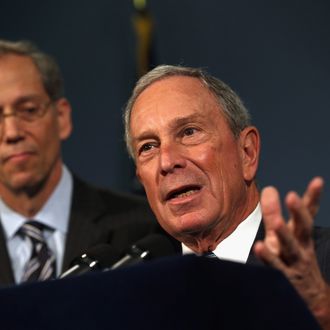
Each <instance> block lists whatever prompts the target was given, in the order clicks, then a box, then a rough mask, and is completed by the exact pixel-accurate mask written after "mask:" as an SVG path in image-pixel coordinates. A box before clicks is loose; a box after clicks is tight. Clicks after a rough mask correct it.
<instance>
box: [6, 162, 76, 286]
mask: <svg viewBox="0 0 330 330" xmlns="http://www.w3.org/2000/svg"><path fill="white" fill-rule="evenodd" d="M62 169H63V170H62V176H61V179H60V181H59V183H58V185H57V187H56V188H55V190H54V191H53V193H52V194H51V196H50V198H49V199H48V201H47V202H46V204H45V205H44V206H43V207H42V209H41V210H40V211H39V212H38V213H37V214H36V215H35V216H34V217H33V219H27V218H26V217H24V216H22V215H21V214H19V213H17V212H15V211H13V210H12V209H10V208H9V207H8V206H7V205H6V204H5V203H4V202H3V200H1V199H0V220H1V223H2V226H3V229H4V233H5V239H6V242H7V248H8V253H9V257H10V259H11V264H12V268H13V272H14V277H15V282H16V283H19V282H20V281H21V277H22V275H23V270H24V266H25V264H26V262H27V261H28V260H29V259H30V256H31V253H32V244H31V242H30V240H29V239H24V238H22V237H21V236H20V235H18V234H17V231H18V230H19V229H20V227H21V226H22V225H23V223H24V222H25V221H27V220H35V221H38V222H40V223H42V224H45V225H47V226H48V227H50V228H51V230H44V235H45V239H46V242H47V244H48V247H49V248H50V250H52V252H53V253H54V254H55V257H56V271H57V275H59V274H60V271H61V267H62V263H63V257H64V245H65V239H66V236H67V231H68V225H69V216H70V209H71V198H72V188H73V180H72V175H71V173H70V172H69V170H68V169H67V168H66V166H63V168H62Z"/></svg>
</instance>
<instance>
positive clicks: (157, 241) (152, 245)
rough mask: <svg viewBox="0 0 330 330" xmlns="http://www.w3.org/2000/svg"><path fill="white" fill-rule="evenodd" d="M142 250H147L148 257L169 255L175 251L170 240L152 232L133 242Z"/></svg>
mask: <svg viewBox="0 0 330 330" xmlns="http://www.w3.org/2000/svg"><path fill="white" fill-rule="evenodd" d="M135 245H136V246H137V247H138V248H139V249H140V250H142V251H148V252H149V256H148V259H153V258H158V257H165V256H170V255H173V254H175V253H176V249H175V247H174V245H173V243H172V241H171V240H170V239H169V238H168V237H166V236H165V235H161V234H152V235H149V236H146V237H144V238H143V239H141V240H139V241H138V242H136V243H135Z"/></svg>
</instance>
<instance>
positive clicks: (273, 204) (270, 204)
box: [260, 187, 284, 233]
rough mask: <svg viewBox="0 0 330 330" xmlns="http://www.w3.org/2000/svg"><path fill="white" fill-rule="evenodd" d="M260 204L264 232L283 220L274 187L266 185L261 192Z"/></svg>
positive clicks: (278, 198) (272, 228)
mask: <svg viewBox="0 0 330 330" xmlns="http://www.w3.org/2000/svg"><path fill="white" fill-rule="evenodd" d="M260 204H261V209H262V217H263V221H264V224H265V230H266V233H267V232H268V231H272V230H274V229H276V228H277V227H278V225H279V224H280V223H282V222H283V221H284V220H283V218H282V209H281V203H280V196H279V193H278V191H277V190H276V189H275V188H274V187H266V188H264V189H263V190H262V192H261V197H260Z"/></svg>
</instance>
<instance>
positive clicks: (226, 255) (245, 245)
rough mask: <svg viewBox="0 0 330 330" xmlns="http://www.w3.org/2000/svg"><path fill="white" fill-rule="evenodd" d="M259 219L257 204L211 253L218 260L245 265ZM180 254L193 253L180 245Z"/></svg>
mask: <svg viewBox="0 0 330 330" xmlns="http://www.w3.org/2000/svg"><path fill="white" fill-rule="evenodd" d="M261 218H262V215H261V207H260V203H258V205H257V207H256V208H255V209H254V211H253V212H252V213H251V214H250V215H249V216H248V217H247V218H246V219H245V220H243V221H242V222H241V223H240V224H239V225H238V226H237V228H236V229H235V230H234V231H233V232H232V233H231V234H230V235H229V236H228V237H226V238H225V239H224V240H223V241H221V242H220V243H219V244H218V246H217V247H216V248H215V250H214V251H213V253H214V254H215V255H216V256H217V257H218V258H219V259H223V260H230V261H236V262H241V263H246V261H247V259H248V257H249V253H250V250H251V248H252V244H253V242H254V240H255V237H256V235H257V231H258V228H259V225H260V222H261ZM182 253H183V254H188V253H193V251H192V250H191V249H189V248H188V247H187V246H185V245H184V244H182Z"/></svg>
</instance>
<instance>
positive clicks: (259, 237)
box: [246, 219, 265, 265]
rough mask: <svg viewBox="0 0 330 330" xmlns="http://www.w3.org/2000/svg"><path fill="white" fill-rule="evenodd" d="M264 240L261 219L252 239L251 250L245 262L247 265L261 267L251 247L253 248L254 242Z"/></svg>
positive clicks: (263, 228)
mask: <svg viewBox="0 0 330 330" xmlns="http://www.w3.org/2000/svg"><path fill="white" fill-rule="evenodd" d="M264 238H265V227H264V223H263V221H262V219H261V222H260V225H259V228H258V231H257V235H256V238H255V239H254V242H253V245H252V248H251V250H250V254H249V257H248V259H247V261H246V263H247V264H250V265H263V263H262V261H261V260H260V259H259V258H257V257H256V255H255V254H254V252H253V246H254V244H255V242H257V241H260V240H263V239H264Z"/></svg>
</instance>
